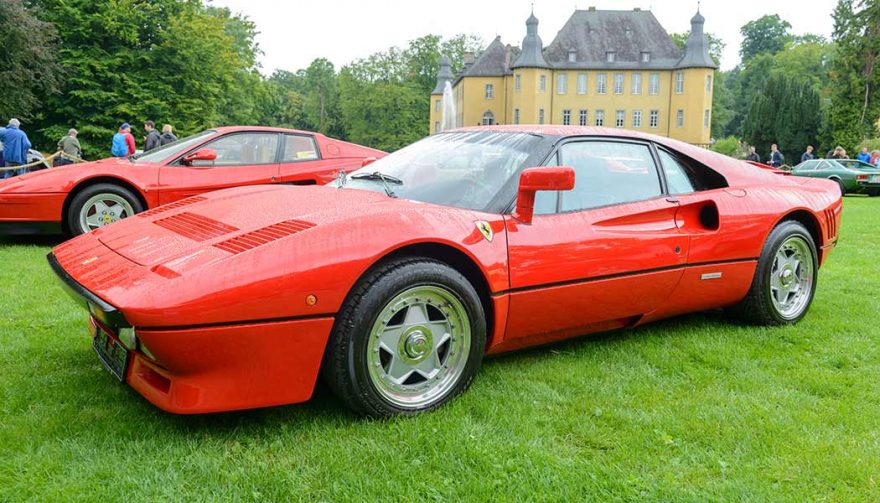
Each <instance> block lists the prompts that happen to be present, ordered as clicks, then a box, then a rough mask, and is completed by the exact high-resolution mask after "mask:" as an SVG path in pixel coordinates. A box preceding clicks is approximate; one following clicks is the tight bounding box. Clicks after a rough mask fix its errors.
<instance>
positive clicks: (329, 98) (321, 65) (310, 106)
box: [303, 58, 341, 136]
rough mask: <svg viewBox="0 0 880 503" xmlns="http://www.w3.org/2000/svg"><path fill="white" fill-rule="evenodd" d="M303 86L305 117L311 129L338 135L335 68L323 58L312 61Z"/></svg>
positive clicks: (337, 95) (339, 130) (339, 128)
mask: <svg viewBox="0 0 880 503" xmlns="http://www.w3.org/2000/svg"><path fill="white" fill-rule="evenodd" d="M303 88H304V90H305V114H306V119H307V120H308V121H309V123H310V124H311V125H312V129H314V130H316V131H319V132H321V133H325V134H326V133H331V134H333V135H334V136H339V133H341V124H338V123H337V121H336V117H337V113H336V110H337V101H338V98H339V94H338V91H337V89H336V69H335V68H334V66H333V63H331V62H330V61H328V60H327V59H324V58H318V59H315V60H314V61H312V63H311V64H310V65H309V67H308V68H306V71H305V75H304V79H303Z"/></svg>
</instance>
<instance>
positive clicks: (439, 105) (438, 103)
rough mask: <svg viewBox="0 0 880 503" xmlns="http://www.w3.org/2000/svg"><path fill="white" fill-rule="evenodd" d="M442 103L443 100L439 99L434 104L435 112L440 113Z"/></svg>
mask: <svg viewBox="0 0 880 503" xmlns="http://www.w3.org/2000/svg"><path fill="white" fill-rule="evenodd" d="M442 102H443V98H437V100H436V101H435V102H434V111H435V112H439V111H440V107H441V106H442V105H441V103H442Z"/></svg>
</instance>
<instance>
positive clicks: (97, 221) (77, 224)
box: [67, 183, 144, 236]
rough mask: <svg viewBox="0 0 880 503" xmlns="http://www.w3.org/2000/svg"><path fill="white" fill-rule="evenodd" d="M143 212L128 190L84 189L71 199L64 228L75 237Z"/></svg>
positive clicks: (114, 187) (105, 185) (104, 185)
mask: <svg viewBox="0 0 880 503" xmlns="http://www.w3.org/2000/svg"><path fill="white" fill-rule="evenodd" d="M142 211H144V207H143V205H142V204H141V202H140V199H138V198H137V196H135V195H134V194H133V193H132V192H131V191H130V190H128V189H126V188H124V187H120V186H118V185H113V184H110V183H99V184H96V185H92V186H90V187H86V188H85V189H83V190H82V191H80V192H79V193H77V194H76V195H75V196H74V197H73V199H72V200H71V202H70V207H69V209H68V212H67V228H68V229H69V230H70V233H71V234H72V235H74V236H78V235H80V234H85V233H86V232H89V231H92V230H95V229H97V228H99V227H103V226H105V225H109V224H112V223H113V222H117V221H119V220H121V219H123V218H126V217H130V216H132V215H134V214H135V213H140V212H142Z"/></svg>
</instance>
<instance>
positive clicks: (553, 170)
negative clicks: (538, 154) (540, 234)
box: [513, 166, 574, 224]
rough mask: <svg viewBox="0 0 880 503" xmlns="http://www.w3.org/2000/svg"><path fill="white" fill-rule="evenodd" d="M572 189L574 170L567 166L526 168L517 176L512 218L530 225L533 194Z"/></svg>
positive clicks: (533, 204) (532, 210) (533, 208)
mask: <svg viewBox="0 0 880 503" xmlns="http://www.w3.org/2000/svg"><path fill="white" fill-rule="evenodd" d="M573 188H574V169H573V168H571V167H568V166H552V167H551V166H548V167H543V168H527V169H525V170H523V172H522V174H521V175H519V191H517V193H516V211H514V213H513V218H516V219H517V220H519V221H520V222H522V223H524V224H530V223H532V214H533V213H534V210H535V193H536V192H538V191H539V190H571V189H573Z"/></svg>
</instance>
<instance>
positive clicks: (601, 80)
mask: <svg viewBox="0 0 880 503" xmlns="http://www.w3.org/2000/svg"><path fill="white" fill-rule="evenodd" d="M607 93H608V74H607V73H599V74H596V94H607Z"/></svg>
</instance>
